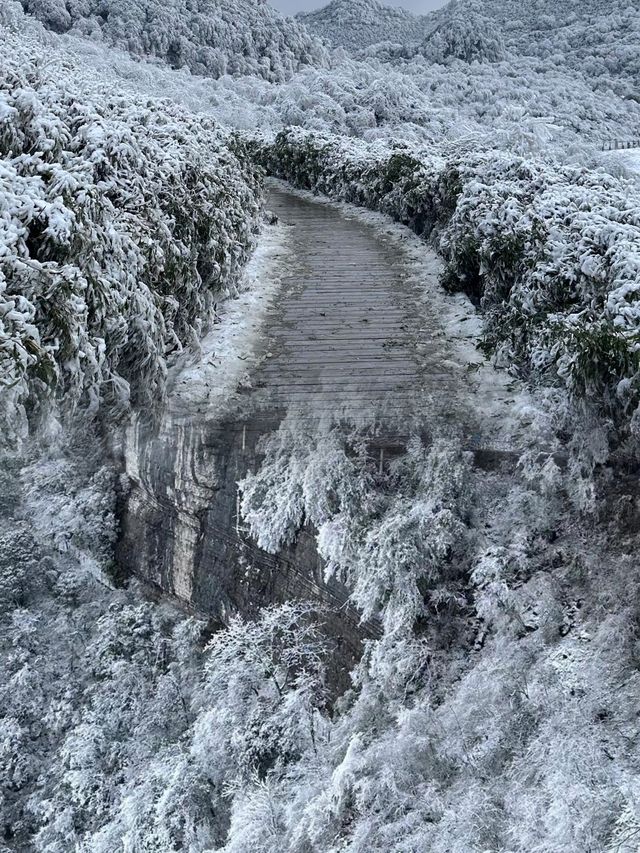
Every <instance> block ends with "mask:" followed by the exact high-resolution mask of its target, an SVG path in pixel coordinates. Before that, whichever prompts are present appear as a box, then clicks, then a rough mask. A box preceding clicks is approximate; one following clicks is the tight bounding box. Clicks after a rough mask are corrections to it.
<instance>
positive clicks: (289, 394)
mask: <svg viewBox="0 0 640 853" xmlns="http://www.w3.org/2000/svg"><path fill="white" fill-rule="evenodd" d="M269 205H270V207H271V208H272V209H273V210H274V211H275V212H276V213H277V214H278V216H279V218H280V222H281V225H280V226H279V227H280V229H281V232H280V233H281V234H282V229H284V230H285V232H286V239H284V240H283V241H282V245H280V246H279V249H278V251H277V252H276V253H274V254H273V255H272V257H271V259H269V258H266V259H265V260H264V263H263V264H259V265H258V269H257V274H258V276H257V282H256V287H257V291H258V295H260V291H262V292H263V293H264V294H266V296H265V299H264V301H263V302H260V303H259V305H260V308H259V309H258V307H257V303H256V302H255V301H254V302H252V301H251V299H249V300H248V301H247V303H246V304H245V305H244V307H242V306H241V310H240V311H239V312H238V310H237V307H236V308H234V307H233V300H232V301H231V303H230V305H228V306H227V307H225V308H224V310H223V315H222V322H221V323H220V324H219V326H217V327H216V329H215V330H214V333H213V338H212V340H211V341H209V342H207V341H205V343H204V352H203V356H202V358H201V359H200V360H199V362H198V363H197V364H191V365H190V366H188V367H185V368H184V369H183V370H182V371H181V372H178V373H177V375H176V376H175V377H174V381H173V384H172V392H171V395H170V399H169V405H168V406H167V408H166V413H165V417H164V418H163V421H162V423H161V424H160V427H159V430H156V431H152V430H151V429H150V427H149V426H148V425H147V426H145V425H144V424H143V423H142V422H139V423H137V424H136V425H134V426H133V427H132V428H131V429H130V430H129V432H128V437H127V442H126V449H125V456H126V467H127V473H128V475H129V477H130V479H131V482H132V489H131V492H130V495H129V497H128V501H127V508H126V511H125V514H124V518H123V524H122V536H121V542H120V548H119V552H120V557H121V559H122V560H123V562H124V563H125V564H127V565H128V566H130V567H131V569H132V570H133V571H136V572H140V571H143V572H145V577H146V579H147V580H150V581H152V582H154V583H156V584H158V585H159V586H160V587H161V588H162V589H163V590H165V591H166V592H171V593H173V594H175V595H176V596H177V597H178V598H180V599H182V600H183V601H187V602H188V603H190V604H191V605H193V606H195V607H196V609H198V610H200V611H204V612H208V613H210V614H212V615H215V616H217V617H218V618H220V619H222V620H223V621H224V620H226V619H227V618H228V616H229V614H232V613H234V612H241V613H244V614H248V615H250V614H252V613H257V612H258V610H259V608H260V607H262V606H264V605H267V604H270V603H275V602H279V601H284V600H289V599H296V598H305V599H312V600H315V601H317V602H324V603H325V604H327V605H329V606H330V607H331V608H332V611H333V612H334V613H335V614H336V616H335V620H336V622H337V623H339V624H337V625H336V627H335V633H337V634H338V635H340V636H343V637H347V638H349V639H348V642H349V644H350V645H351V647H352V648H354V647H355V645H357V642H358V637H360V636H362V632H363V630H365V632H366V630H367V629H366V626H365V628H364V629H363V628H362V626H359V625H358V623H359V616H358V614H357V613H356V612H355V611H354V610H353V609H352V608H351V607H349V606H348V605H347V600H348V591H347V590H346V589H345V588H344V587H343V586H342V585H341V584H340V583H339V582H337V581H336V580H329V581H327V580H326V579H325V578H324V573H323V566H322V564H321V562H320V561H319V560H318V558H317V554H316V550H315V548H316V545H315V539H314V535H313V532H312V531H308V530H303V531H302V532H301V533H300V535H299V536H298V539H297V540H296V542H295V543H293V544H292V545H291V547H288V548H286V549H284V550H283V551H282V552H281V553H279V554H278V555H276V556H274V555H272V554H268V553H266V552H264V551H262V550H260V549H259V548H257V546H256V545H255V543H254V542H253V541H252V540H251V539H250V537H249V536H248V535H247V531H246V530H245V529H244V525H243V521H242V518H241V515H240V510H239V495H238V489H237V484H238V482H239V481H240V480H241V479H242V478H243V477H245V475H246V474H247V473H248V472H249V471H251V470H256V468H257V467H259V465H260V464H261V461H262V456H261V451H260V446H259V440H260V438H261V437H262V436H264V435H266V434H269V433H271V432H272V431H273V430H274V429H276V428H277V427H278V426H279V425H280V424H281V422H282V421H283V420H284V419H285V418H287V419H288V423H292V424H294V425H295V424H296V423H297V422H298V421H299V422H300V425H301V426H302V427H304V429H305V430H307V431H309V430H311V431H313V430H314V429H315V427H316V425H317V427H318V428H320V427H321V426H325V425H326V426H328V425H331V424H332V423H336V422H338V423H340V422H344V421H346V422H347V423H349V424H355V425H358V426H367V425H371V426H372V430H371V447H372V450H373V452H374V453H375V454H376V459H377V454H378V453H379V454H380V464H385V462H386V459H387V458H388V457H387V452H388V453H393V454H395V453H397V452H400V453H401V452H403V449H404V446H405V441H406V440H407V439H408V438H409V436H410V435H412V434H416V433H417V434H420V435H423V436H424V435H425V434H426V435H427V438H428V437H429V435H434V434H437V435H438V436H439V437H442V436H443V434H444V435H445V436H448V437H450V438H452V439H454V441H456V442H457V443H458V445H462V446H466V447H468V448H469V449H472V450H474V451H476V452H477V453H486V450H483V449H481V447H482V445H484V447H485V448H487V447H488V448H491V450H490V451H489V452H490V453H491V452H493V448H496V447H497V448H498V449H503V448H504V447H505V444H507V446H509V444H511V446H512V447H516V448H521V447H522V442H523V439H524V436H523V434H522V433H520V434H519V435H518V431H519V430H521V429H522V425H523V423H525V424H526V417H525V418H523V417H522V411H523V408H525V407H526V397H525V396H523V395H522V393H521V389H520V388H518V387H517V386H514V384H513V380H512V379H510V378H509V377H508V376H507V375H506V374H504V373H502V372H498V371H495V370H494V369H493V368H492V367H491V366H490V365H489V364H488V363H487V362H485V361H484V360H483V358H482V357H481V356H480V354H479V353H478V351H477V349H476V347H475V340H476V337H477V333H478V328H479V324H478V323H479V321H478V318H477V316H476V314H475V312H474V310H473V308H472V306H471V305H470V304H469V302H468V300H466V298H464V297H462V296H448V295H447V294H444V293H443V292H442V290H441V288H440V287H439V285H438V272H439V262H438V260H437V258H436V256H435V255H434V254H433V253H432V252H431V251H430V250H429V249H428V248H427V247H426V245H425V244H424V242H422V241H420V240H419V239H418V238H417V237H415V236H413V235H410V233H409V232H408V231H406V229H403V228H401V227H400V226H394V225H393V224H392V223H391V222H390V220H388V219H387V218H385V217H383V216H378V215H375V214H367V213H361V212H358V211H357V210H356V209H355V208H351V207H348V206H342V207H340V206H336V205H335V204H327V203H326V202H323V201H321V200H317V199H312V198H309V197H305V196H303V195H301V194H300V193H293V192H290V191H288V190H287V189H286V188H284V187H283V186H282V185H275V186H273V187H272V189H271V191H270V197H269ZM263 248H264V247H263ZM259 251H260V250H259ZM283 257H284V260H283ZM260 274H262V275H263V277H264V280H263V281H260ZM252 276H253V277H255V276H256V271H255V270H254V271H253V273H252ZM274 281H278V282H279V286H277V287H276V286H274ZM237 301H238V302H239V303H241V302H242V296H241V297H240V298H239V300H237ZM243 311H244V313H245V314H246V316H244V317H243V314H242V312H243ZM234 312H235V313H234ZM234 329H235V330H236V331H234ZM234 335H235V336H236V337H235V338H234ZM216 340H217V341H218V344H216V343H215V341H216ZM234 340H235V343H234V342H233V341H234ZM225 342H226V343H225ZM213 347H215V352H214V349H213ZM214 356H215V357H214ZM239 365H242V367H241V368H240V369H239V367H238V366H239ZM220 389H226V390H225V391H224V393H221V392H220ZM223 401H224V404H223ZM525 428H526V427H525ZM528 438H529V439H530V440H531V439H532V436H531V435H529V436H528ZM533 440H535V438H533ZM485 461H486V460H485ZM494 461H495V460H494ZM494 461H491V460H490V463H489V464H490V465H493V464H494ZM498 461H500V460H499V459H498ZM481 464H483V462H481Z"/></svg>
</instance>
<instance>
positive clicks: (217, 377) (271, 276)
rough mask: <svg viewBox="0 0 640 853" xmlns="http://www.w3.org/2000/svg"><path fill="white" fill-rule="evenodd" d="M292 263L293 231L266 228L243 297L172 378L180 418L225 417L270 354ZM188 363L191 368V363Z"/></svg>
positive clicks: (172, 403)
mask: <svg viewBox="0 0 640 853" xmlns="http://www.w3.org/2000/svg"><path fill="white" fill-rule="evenodd" d="M287 257H288V249H287V228H286V227H285V226H284V225H282V224H280V223H278V224H276V225H266V226H265V227H264V228H263V230H262V232H261V234H260V237H259V239H258V243H257V246H256V248H255V250H254V252H253V255H252V256H251V258H250V260H249V262H248V263H247V266H246V268H245V271H244V274H243V276H242V279H241V281H240V284H239V287H238V291H237V293H236V294H235V295H234V296H231V297H229V298H228V299H227V300H226V301H225V302H223V303H222V305H221V307H219V309H218V316H219V322H217V323H216V324H215V325H214V326H213V328H212V329H211V331H210V332H209V333H208V334H207V335H206V336H205V338H204V339H203V340H202V342H201V350H200V352H199V353H197V354H195V358H196V359H197V360H196V361H194V353H193V352H191V353H188V354H186V355H185V357H184V358H182V359H181V360H180V362H178V364H176V365H175V366H174V367H173V369H172V370H171V372H170V374H169V392H168V404H169V407H170V411H171V412H172V413H173V414H174V415H175V414H178V413H180V412H181V411H182V412H185V413H186V412H188V411H193V408H194V407H195V408H196V409H197V411H198V412H202V413H206V414H208V415H212V414H221V413H222V411H223V408H224V404H225V402H226V401H227V400H228V398H229V397H230V396H231V394H232V393H233V391H234V390H235V389H236V388H237V387H238V385H240V384H244V383H246V382H249V381H250V380H249V376H250V373H251V371H252V369H254V368H255V366H256V365H257V364H258V363H259V362H260V361H261V359H262V358H263V357H264V355H265V353H264V352H262V351H261V349H260V343H261V342H262V340H263V334H262V333H263V330H264V322H265V318H266V316H267V313H268V311H269V308H270V307H271V305H272V302H273V299H274V297H275V295H276V294H277V293H278V290H279V288H280V284H281V278H282V274H283V272H284V270H285V267H286V263H287ZM185 361H186V362H187V363H185Z"/></svg>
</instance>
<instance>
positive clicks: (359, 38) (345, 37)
mask: <svg viewBox="0 0 640 853" xmlns="http://www.w3.org/2000/svg"><path fill="white" fill-rule="evenodd" d="M296 17H297V19H298V20H299V21H301V22H302V23H303V24H304V25H305V27H306V28H307V29H308V30H309V32H310V33H313V34H314V35H316V36H319V37H320V38H323V39H325V40H326V41H327V42H329V44H331V45H333V46H334V47H345V48H347V50H361V49H362V48H365V47H368V46H369V45H372V44H377V43H379V42H391V43H394V44H395V43H397V44H408V43H411V42H418V41H421V40H422V39H423V38H424V36H425V34H426V33H427V32H428V31H429V30H430V28H431V26H432V24H431V21H430V18H429V17H427V16H425V15H412V14H411V12H407V11H406V10H405V9H401V8H393V7H391V6H385V5H383V4H382V3H379V2H378V0H331V2H330V3H329V4H328V5H327V6H324V7H322V8H321V9H318V10H314V11H312V12H304V13H300V14H298V15H297V16H296Z"/></svg>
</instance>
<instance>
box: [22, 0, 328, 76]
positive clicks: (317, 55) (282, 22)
mask: <svg viewBox="0 0 640 853" xmlns="http://www.w3.org/2000/svg"><path fill="white" fill-rule="evenodd" d="M22 5H23V6H24V8H25V10H26V11H27V12H29V13H30V14H32V15H34V16H35V17H36V18H38V19H39V20H40V21H42V23H43V24H44V25H45V26H46V27H48V28H49V29H51V30H53V31H55V32H58V33H64V32H69V31H73V32H75V33H77V34H78V35H84V36H87V37H89V38H92V39H95V40H97V41H105V42H107V43H108V44H110V45H114V46H116V47H120V48H123V49H125V50H128V51H129V52H131V53H132V54H134V55H135V56H141V57H147V58H153V57H155V58H158V59H162V60H164V61H165V62H167V63H168V64H169V65H171V66H172V67H173V68H181V67H183V66H186V67H187V68H189V69H190V70H191V71H192V72H193V73H194V74H203V75H206V76H209V77H220V76H222V75H223V74H256V75H258V76H260V77H264V78H265V79H267V80H283V79H285V78H286V77H288V76H289V75H290V74H292V73H293V72H294V71H296V70H297V69H298V68H299V67H300V66H303V65H309V64H320V63H322V62H323V61H324V59H325V52H324V51H323V49H322V48H321V47H320V45H319V44H318V43H317V42H316V41H315V40H314V39H313V38H312V37H310V36H309V34H308V33H307V32H306V31H305V29H304V27H302V26H301V25H300V24H299V23H297V22H296V21H294V20H293V19H291V18H285V17H284V16H282V15H281V14H280V13H279V12H277V11H276V10H275V9H273V8H272V7H271V6H269V5H267V4H266V3H262V2H259V0H162V2H158V0H137V2H128V0H88V2H86V3H82V4H76V3H73V4H71V3H65V2H64V0H22Z"/></svg>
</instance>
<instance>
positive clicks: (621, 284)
mask: <svg viewBox="0 0 640 853" xmlns="http://www.w3.org/2000/svg"><path fill="white" fill-rule="evenodd" d="M250 148H251V149H252V150H253V151H254V153H255V156H256V157H257V158H258V160H259V161H260V162H261V163H263V164H264V165H265V167H266V168H267V170H268V171H269V172H271V173H272V174H274V175H276V176H278V177H281V178H284V179H286V180H287V181H289V182H291V183H292V184H294V185H295V186H298V187H302V188H304V189H308V190H312V191H314V192H319V193H323V194H325V195H328V196H331V197H334V198H338V199H343V200H346V201H349V202H352V203H354V204H357V205H361V206H364V207H368V208H371V209H374V210H379V211H381V212H383V213H386V214H389V215H390V216H392V217H393V218H394V219H396V220H398V221H399V222H402V223H404V224H405V225H408V226H409V227H410V228H412V229H413V230H414V231H416V232H417V233H418V234H420V235H422V236H424V237H425V238H426V239H429V240H430V241H431V242H432V243H433V244H434V245H435V246H436V247H437V248H438V250H439V251H440V253H441V254H442V256H443V258H444V260H445V267H444V271H443V276H442V283H443V285H444V286H445V288H447V289H449V290H461V291H464V292H465V293H467V294H468V295H469V296H470V297H471V298H472V299H473V300H474V301H475V302H476V303H477V304H478V305H479V306H480V307H481V310H482V312H483V316H484V321H485V332H484V344H485V346H486V347H487V348H488V349H489V350H491V351H492V352H494V353H495V357H496V361H497V363H498V364H499V365H501V366H504V367H507V368H509V369H511V370H518V371H519V372H520V373H521V374H524V375H527V376H533V377H534V378H536V379H537V380H540V379H542V380H543V381H551V382H554V383H560V384H562V385H563V386H564V387H566V388H567V389H568V390H569V392H570V393H571V394H572V395H574V397H575V398H576V399H582V400H586V401H588V402H589V403H591V404H594V405H595V406H596V407H598V408H599V409H600V410H601V411H602V412H603V413H604V414H605V415H606V416H609V417H613V418H614V419H615V420H616V422H617V423H618V425H619V426H620V427H621V429H622V432H623V433H624V432H625V431H626V430H628V429H629V428H631V429H634V428H636V420H637V418H636V417H634V415H635V412H636V410H637V406H638V400H639V397H638V394H639V392H640V386H639V384H638V369H639V368H640V354H639V353H640V310H639V308H638V302H637V299H638V276H639V274H640V252H639V250H638V246H639V245H640V193H639V191H638V188H637V185H636V184H635V183H633V182H631V181H626V180H624V179H618V178H613V177H611V176H610V175H607V174H605V173H603V172H600V171H594V170H590V169H586V168H578V167H569V166H558V165H557V164H555V165H550V164H545V163H544V162H542V161H540V160H534V159H525V158H523V157H518V156H514V155H511V154H507V153H504V152H499V151H488V152H486V151H483V152H479V153H477V154H473V153H465V154H458V155H451V154H449V155H448V156H444V155H442V154H438V153H434V154H430V153H429V152H428V151H424V150H420V149H418V150H415V149H412V148H411V147H408V146H403V145H401V144H396V145H380V144H379V145H377V146H367V145H365V144H363V143H355V142H353V141H347V140H344V139H340V138H338V137H331V136H326V135H324V136H323V135H313V134H308V133H304V132H302V131H296V130H291V131H288V132H282V133H280V134H278V135H277V136H276V137H275V139H274V140H269V141H266V142H261V141H258V142H253V143H251V144H250Z"/></svg>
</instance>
